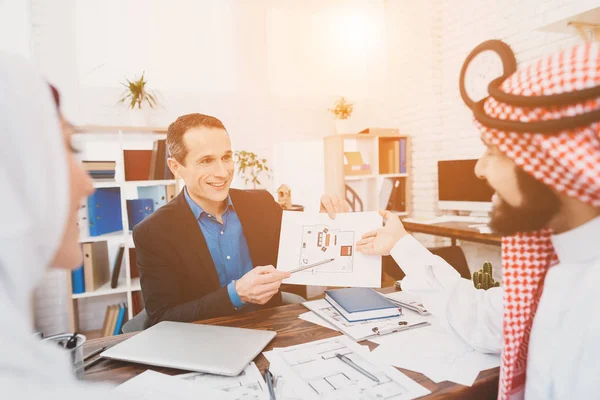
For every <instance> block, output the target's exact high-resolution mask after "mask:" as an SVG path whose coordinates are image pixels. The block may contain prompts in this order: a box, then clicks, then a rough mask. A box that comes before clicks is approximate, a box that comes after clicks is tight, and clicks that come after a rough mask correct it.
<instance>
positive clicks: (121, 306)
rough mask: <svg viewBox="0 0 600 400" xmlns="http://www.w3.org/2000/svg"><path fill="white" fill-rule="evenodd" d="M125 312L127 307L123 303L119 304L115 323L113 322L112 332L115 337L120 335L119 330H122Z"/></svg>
mask: <svg viewBox="0 0 600 400" xmlns="http://www.w3.org/2000/svg"><path fill="white" fill-rule="evenodd" d="M126 311H127V306H125V303H121V304H119V313H118V314H117V321H116V322H115V329H114V331H113V336H117V335H118V334H120V333H121V329H122V328H123V324H124V318H125V313H126Z"/></svg>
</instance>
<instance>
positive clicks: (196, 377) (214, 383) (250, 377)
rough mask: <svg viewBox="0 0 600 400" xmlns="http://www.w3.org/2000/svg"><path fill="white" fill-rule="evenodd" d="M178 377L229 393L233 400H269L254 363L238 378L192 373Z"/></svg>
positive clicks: (263, 382) (265, 387)
mask: <svg viewBox="0 0 600 400" xmlns="http://www.w3.org/2000/svg"><path fill="white" fill-rule="evenodd" d="M177 377H178V378H181V379H185V380H187V381H190V382H193V383H194V384H195V385H197V386H201V387H206V388H209V389H215V390H219V391H222V392H224V393H227V395H228V398H229V399H232V400H233V399H235V400H267V399H268V398H269V392H268V389H267V386H266V384H265V381H264V379H263V377H262V375H261V374H260V371H259V370H258V368H257V367H256V364H255V363H254V362H252V363H250V364H248V366H247V367H246V368H244V370H243V371H242V373H241V374H239V375H238V376H223V375H212V374H205V373H202V372H192V373H189V374H183V375H177Z"/></svg>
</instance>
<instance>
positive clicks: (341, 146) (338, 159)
mask: <svg viewBox="0 0 600 400" xmlns="http://www.w3.org/2000/svg"><path fill="white" fill-rule="evenodd" d="M400 139H404V140H406V147H405V153H406V156H405V157H406V172H403V173H400V172H394V173H390V172H389V171H393V169H389V164H388V167H386V168H385V169H384V168H382V170H381V171H380V159H383V160H386V159H385V158H384V157H389V156H390V155H389V153H386V152H387V151H388V150H389V143H390V142H392V143H393V142H394V141H399V140H400ZM324 149H325V160H324V161H325V187H326V188H328V190H332V191H333V192H334V193H336V194H338V195H339V196H342V197H343V196H344V194H345V191H346V189H345V188H346V185H348V186H349V187H351V188H352V189H354V191H355V192H356V193H357V194H358V195H359V197H360V199H361V200H362V202H363V207H364V210H365V211H376V210H379V209H380V204H381V200H382V199H380V191H381V187H382V185H383V181H384V180H385V179H390V178H403V179H405V182H404V183H405V199H404V200H405V204H406V211H402V212H398V211H395V212H394V214H396V215H399V216H401V217H405V216H408V215H410V212H411V192H410V190H411V183H410V171H411V160H410V155H411V150H410V137H409V136H407V135H376V134H344V135H332V136H327V137H325V138H324ZM345 152H360V153H361V156H362V158H363V162H364V163H365V164H369V166H370V167H371V171H370V173H369V174H365V175H347V174H346V173H345V171H344V153H345ZM386 154H387V155H386ZM399 155H400V154H399V151H398V153H397V154H394V155H393V157H399ZM383 165H384V166H385V165H386V164H385V161H384V162H383ZM397 171H398V170H397ZM386 201H387V199H386Z"/></svg>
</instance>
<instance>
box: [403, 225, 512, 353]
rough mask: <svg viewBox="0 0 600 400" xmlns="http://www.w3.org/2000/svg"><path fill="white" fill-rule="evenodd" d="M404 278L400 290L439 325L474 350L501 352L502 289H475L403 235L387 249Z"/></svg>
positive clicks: (440, 260) (455, 272)
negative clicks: (419, 305) (435, 318)
mask: <svg viewBox="0 0 600 400" xmlns="http://www.w3.org/2000/svg"><path fill="white" fill-rule="evenodd" d="M391 256H392V257H393V258H394V260H395V261H396V263H398V265H399V266H400V268H402V270H403V271H404V273H405V274H406V276H405V277H404V279H402V290H403V291H406V292H409V293H414V294H415V295H417V296H418V297H419V299H420V300H421V302H423V304H424V305H425V307H426V308H427V309H428V310H429V311H430V312H431V313H432V314H433V315H435V316H436V317H437V318H438V319H439V321H440V323H441V324H442V326H444V327H445V328H446V329H449V330H451V331H454V332H455V333H456V334H457V335H459V336H460V337H461V338H462V339H463V340H464V341H465V342H467V343H468V344H469V345H470V346H471V347H473V348H474V349H475V350H477V351H480V352H484V353H500V351H501V350H502V312H503V307H502V292H503V290H502V288H501V287H495V288H490V289H488V290H477V289H476V288H475V287H474V286H473V282H472V281H470V280H467V279H463V278H461V276H460V274H459V273H458V272H457V271H456V270H455V269H454V268H453V267H452V266H451V265H450V264H448V263H447V262H446V261H444V259H442V258H440V257H438V256H436V255H434V254H432V253H431V252H430V251H429V250H427V249H426V248H425V247H424V246H423V245H421V244H420V243H419V242H418V241H417V240H416V239H415V238H414V237H413V236H411V235H406V236H404V237H403V238H402V239H400V240H399V241H398V242H397V243H396V244H395V245H394V248H393V249H392V250H391Z"/></svg>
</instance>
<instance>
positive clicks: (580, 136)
mask: <svg viewBox="0 0 600 400" xmlns="http://www.w3.org/2000/svg"><path fill="white" fill-rule="evenodd" d="M596 86H600V46H599V45H598V44H597V43H594V44H592V43H587V44H583V45H579V46H576V47H572V48H569V49H566V50H563V51H561V52H560V53H557V54H554V55H552V56H550V57H547V58H544V59H541V60H539V61H537V62H536V63H533V64H531V65H529V66H527V67H526V68H524V69H521V70H518V71H517V72H515V73H514V74H512V75H511V76H509V77H508V78H507V79H506V80H505V81H504V82H503V83H502V85H501V86H500V90H502V91H503V92H506V93H510V94H514V95H520V96H546V95H556V94H561V93H566V92H573V91H579V90H582V89H587V88H591V87H596ZM599 109H600V98H593V99H589V100H586V101H582V102H580V103H575V104H571V105H562V106H550V107H517V106H512V105H508V104H506V103H502V102H500V101H498V100H496V99H494V98H492V97H489V98H488V99H487V100H486V101H485V104H484V110H485V113H486V114H487V115H488V116H490V117H493V118H496V119H500V120H508V121H519V122H525V123H532V122H539V121H548V120H558V119H561V118H565V117H572V116H576V115H581V114H585V113H589V112H590V111H594V110H599ZM476 125H477V126H478V128H479V129H480V131H481V132H482V135H483V136H484V139H485V140H486V141H487V142H488V143H491V144H493V145H495V146H497V147H498V149H499V150H500V151H501V152H502V153H504V154H506V155H507V156H508V157H510V158H511V159H512V160H513V161H514V162H515V163H516V164H517V165H518V166H519V167H520V168H521V169H523V170H524V171H525V172H527V173H528V174H530V175H531V176H533V177H534V178H535V179H537V180H539V181H541V182H542V183H544V184H546V185H548V186H550V187H551V188H552V189H553V190H555V191H556V192H558V193H561V194H563V195H566V196H570V197H574V198H577V199H579V200H581V201H582V202H585V203H587V204H590V205H592V206H594V207H600V124H599V123H598V122H594V123H591V124H590V125H587V126H583V127H578V128H574V129H570V130H567V131H562V132H557V133H556V134H553V135H544V134H540V133H535V132H532V133H514V132H506V131H501V130H498V129H492V128H488V127H486V126H484V125H483V124H481V123H479V122H477V121H476ZM550 233H551V232H550V231H548V230H545V231H541V232H535V233H527V234H517V235H515V236H512V237H506V238H504V239H503V242H502V262H503V286H504V328H503V331H504V348H503V351H502V366H501V370H500V386H499V393H498V398H499V399H502V400H505V399H511V398H517V399H518V398H522V397H523V395H524V387H525V372H526V365H527V347H528V343H529V335H530V333H531V326H532V322H533V318H534V316H535V312H536V309H537V306H538V302H539V299H540V295H541V292H542V290H543V283H544V277H545V276H546V272H547V271H548V268H549V267H550V266H551V265H553V264H555V263H557V262H558V261H559V260H557V258H556V255H555V253H554V249H553V247H552V242H551V241H550Z"/></svg>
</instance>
